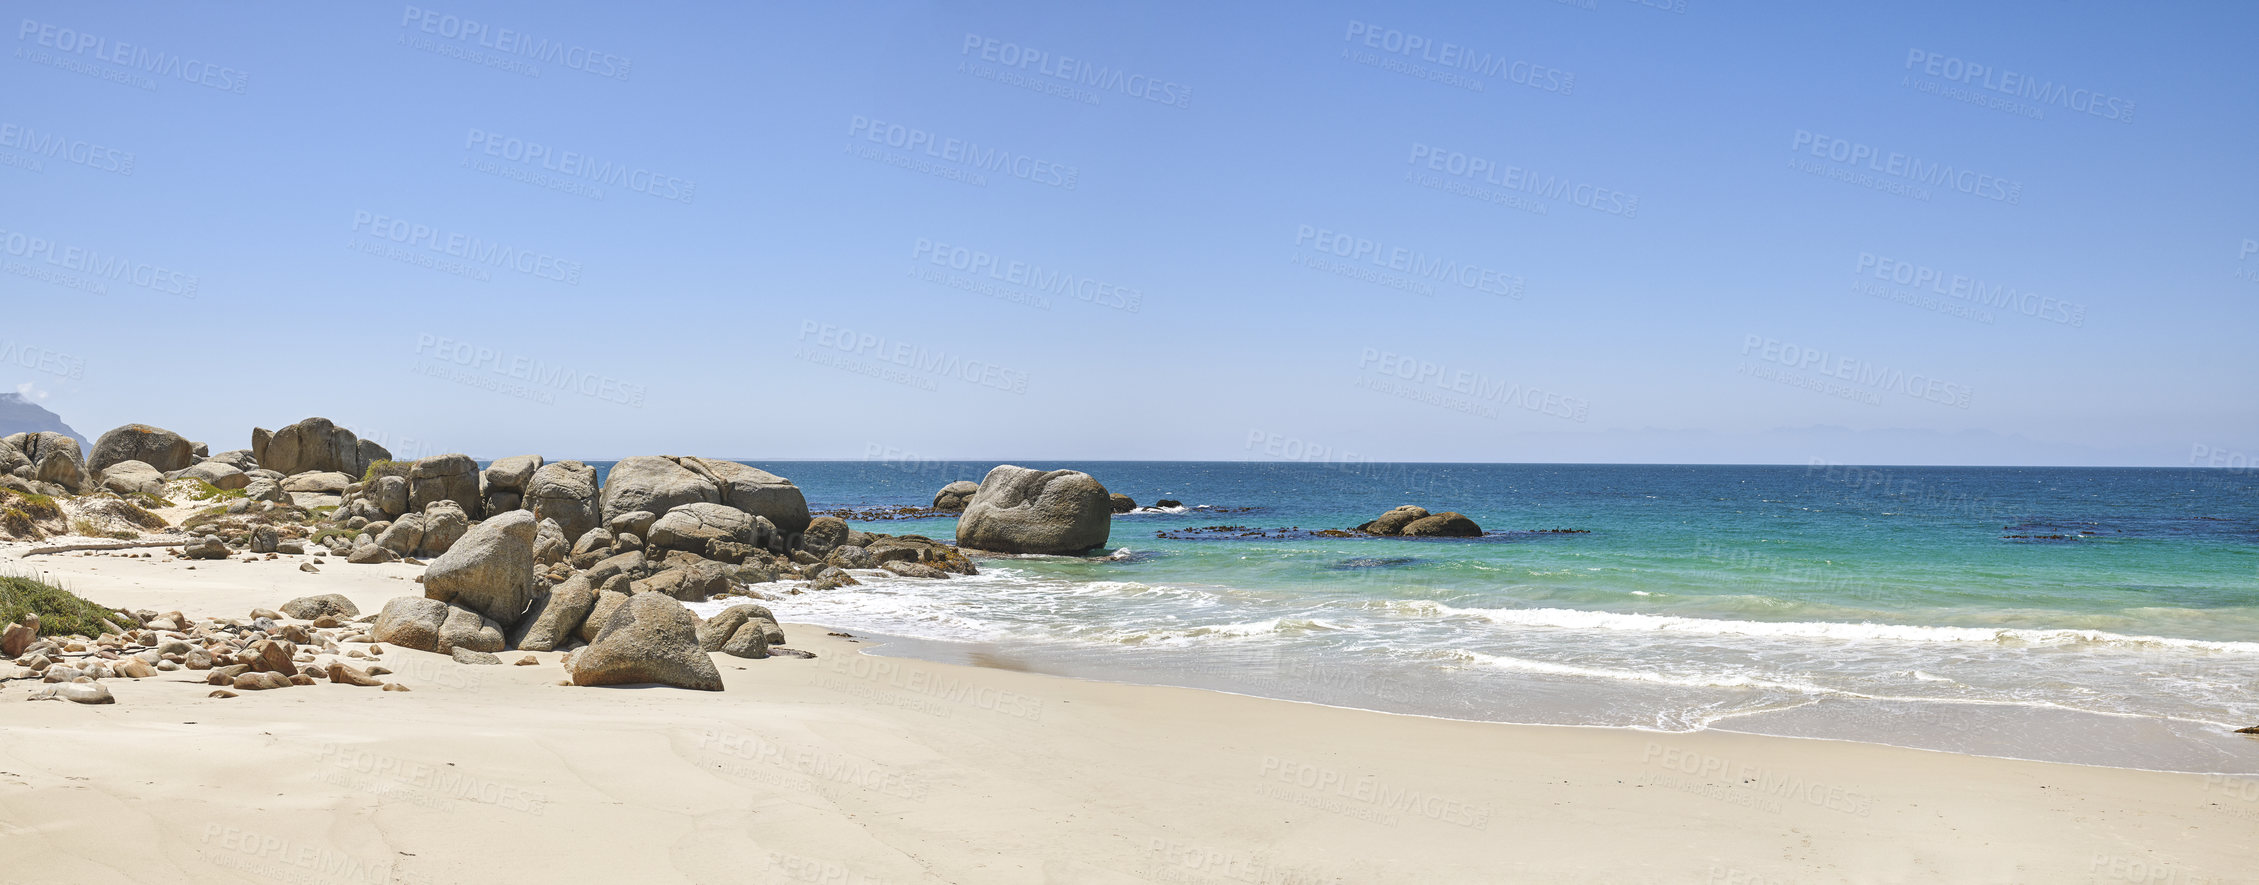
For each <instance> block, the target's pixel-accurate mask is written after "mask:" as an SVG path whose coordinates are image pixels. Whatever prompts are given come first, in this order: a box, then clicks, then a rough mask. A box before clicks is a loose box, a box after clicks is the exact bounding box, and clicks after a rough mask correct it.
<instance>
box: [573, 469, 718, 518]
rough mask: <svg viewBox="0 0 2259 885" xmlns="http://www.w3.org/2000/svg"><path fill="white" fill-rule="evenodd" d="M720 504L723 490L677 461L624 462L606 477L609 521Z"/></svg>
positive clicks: (606, 507) (707, 477) (708, 478)
mask: <svg viewBox="0 0 2259 885" xmlns="http://www.w3.org/2000/svg"><path fill="white" fill-rule="evenodd" d="M721 502H722V493H721V490H720V489H719V488H716V487H715V485H714V481H713V479H712V478H711V477H709V476H707V475H704V474H701V473H699V472H697V471H694V470H690V469H689V468H686V467H684V466H682V465H681V464H680V463H677V460H676V459H674V458H665V457H659V456H656V455H640V456H637V457H633V458H622V459H620V461H619V463H617V464H613V465H612V469H611V471H610V472H609V473H606V474H605V475H604V516H605V518H606V519H610V518H611V517H612V516H614V515H616V514H621V513H627V512H630V511H635V510H648V511H651V512H652V513H665V512H667V511H669V510H673V509H675V508H676V507H680V506H682V505H684V504H719V503H721ZM559 523H560V524H562V520H560V521H559Z"/></svg>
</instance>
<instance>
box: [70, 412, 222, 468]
mask: <svg viewBox="0 0 2259 885" xmlns="http://www.w3.org/2000/svg"><path fill="white" fill-rule="evenodd" d="M195 460H196V449H195V446H193V445H191V444H190V443H189V441H188V438H187V437H184V436H181V435H180V434H177V433H174V432H172V431H170V430H166V429H164V428H162V427H151V426H149V425H147V424H128V425H126V426H124V427H117V428H112V429H111V430H110V431H109V432H107V433H104V434H102V435H101V436H100V437H98V438H96V439H95V440H94V450H93V451H91V452H88V453H87V456H86V469H88V470H91V471H94V472H95V473H101V472H103V471H105V470H107V469H108V468H109V467H110V466H111V465H113V464H117V463H120V462H124V461H139V462H141V463H143V464H147V465H149V466H150V467H152V468H155V469H156V470H157V472H159V473H171V472H173V471H175V470H180V469H182V468H185V467H187V466H188V465H190V464H192V463H195Z"/></svg>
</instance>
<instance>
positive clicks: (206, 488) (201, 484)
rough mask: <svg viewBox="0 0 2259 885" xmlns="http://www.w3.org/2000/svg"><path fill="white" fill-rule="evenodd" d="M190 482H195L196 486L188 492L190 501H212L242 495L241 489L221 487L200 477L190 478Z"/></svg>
mask: <svg viewBox="0 0 2259 885" xmlns="http://www.w3.org/2000/svg"><path fill="white" fill-rule="evenodd" d="M191 482H194V483H196V488H195V489H194V490H193V491H190V492H189V493H188V498H189V500H191V501H213V500H226V499H229V498H241V497H243V490H242V489H223V488H220V487H219V486H216V485H213V484H211V483H208V482H205V481H203V480H201V479H198V480H191Z"/></svg>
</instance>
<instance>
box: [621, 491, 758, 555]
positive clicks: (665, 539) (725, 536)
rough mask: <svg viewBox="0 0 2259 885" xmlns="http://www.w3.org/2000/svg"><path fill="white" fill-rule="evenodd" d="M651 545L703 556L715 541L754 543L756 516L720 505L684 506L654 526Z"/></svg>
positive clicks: (660, 518) (673, 510) (665, 516)
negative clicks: (707, 546)
mask: <svg viewBox="0 0 2259 885" xmlns="http://www.w3.org/2000/svg"><path fill="white" fill-rule="evenodd" d="M647 540H649V541H650V543H652V544H654V545H657V546H659V547H663V548H666V549H670V550H688V551H691V552H693V553H704V552H705V551H706V545H708V544H709V543H712V542H713V541H716V540H721V541H736V542H738V543H741V544H750V543H752V542H753V516H752V515H751V514H748V513H746V512H745V511H742V510H739V509H737V508H735V507H726V506H723V505H720V504H706V503H698V504H684V505H682V506H680V507H676V508H674V509H672V510H669V511H667V512H666V515H664V516H661V517H659V519H658V521H656V522H653V523H652V524H651V535H650V537H649V538H648V539H647Z"/></svg>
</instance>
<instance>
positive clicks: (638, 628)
mask: <svg viewBox="0 0 2259 885" xmlns="http://www.w3.org/2000/svg"><path fill="white" fill-rule="evenodd" d="M572 673H573V684H574V685H639V684H645V683H658V684H660V685H671V686H674V687H676V688H691V689H698V690H700V691H721V690H722V674H721V671H720V670H717V669H715V667H714V659H712V658H709V657H707V656H706V652H705V650H704V649H701V648H700V647H699V645H698V617H697V616H696V615H693V614H691V613H690V609H687V608H684V607H683V605H682V603H680V602H676V601H675V600H672V599H669V598H667V597H665V596H661V595H659V594H656V593H645V594H641V595H638V596H635V597H632V598H630V599H628V601H627V603H626V604H624V605H622V606H620V607H619V608H617V609H615V610H614V611H613V612H612V615H611V617H610V619H608V620H606V621H605V622H604V629H603V631H602V632H600V633H598V634H596V641H594V642H591V643H589V644H588V647H587V648H585V649H581V650H580V651H578V652H576V653H574V654H573V658H572Z"/></svg>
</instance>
